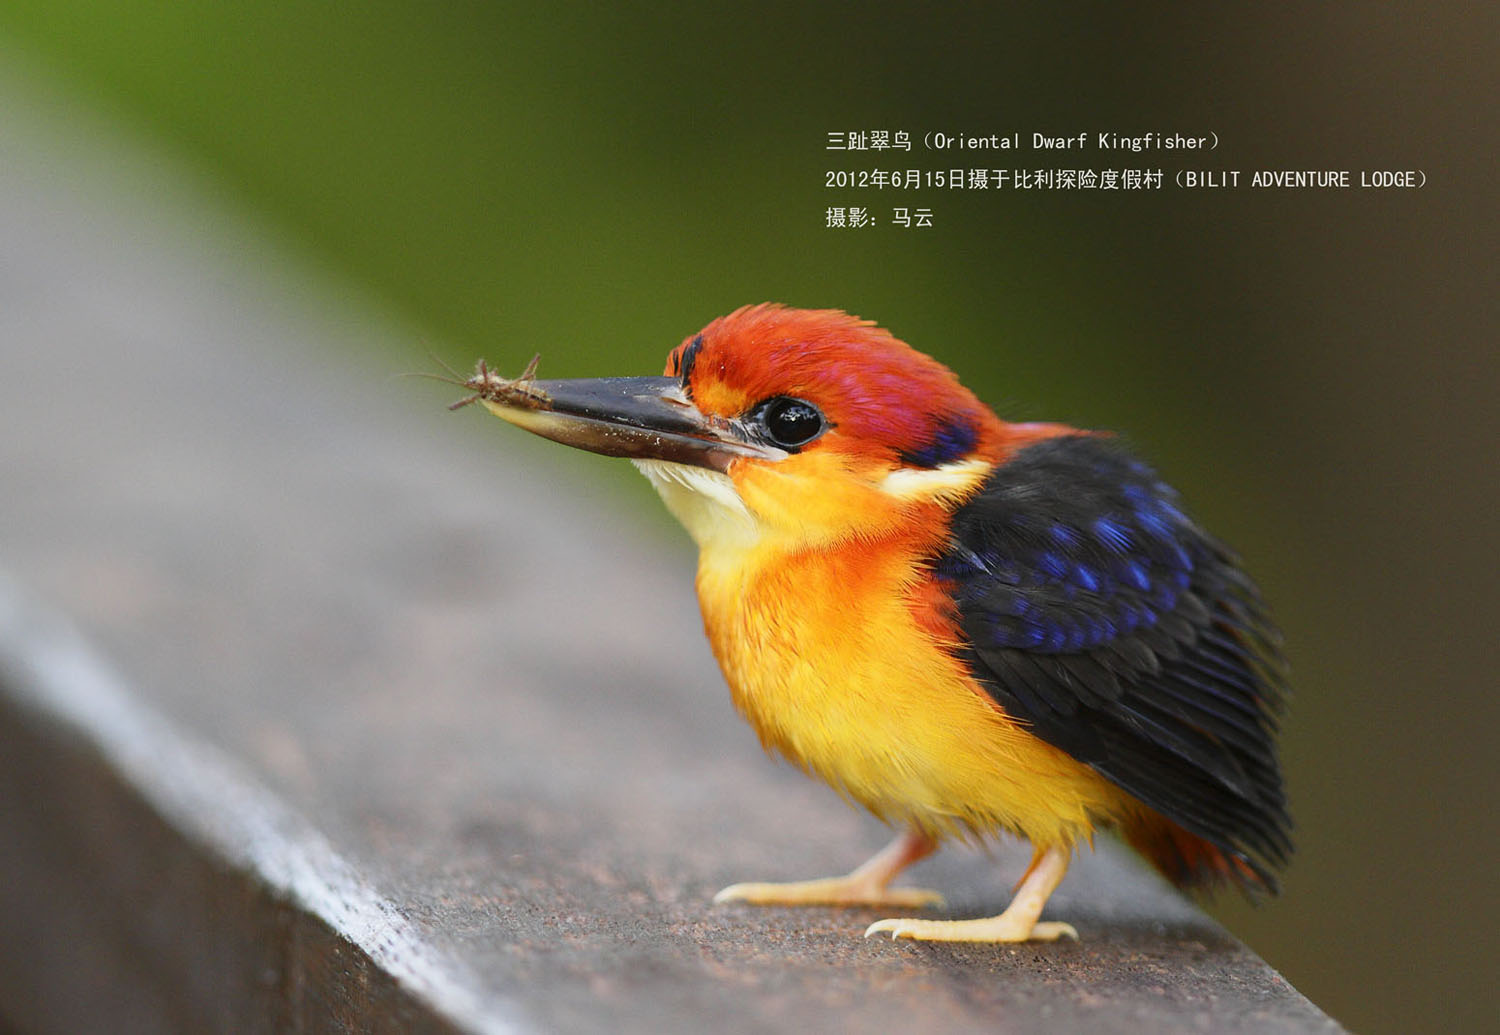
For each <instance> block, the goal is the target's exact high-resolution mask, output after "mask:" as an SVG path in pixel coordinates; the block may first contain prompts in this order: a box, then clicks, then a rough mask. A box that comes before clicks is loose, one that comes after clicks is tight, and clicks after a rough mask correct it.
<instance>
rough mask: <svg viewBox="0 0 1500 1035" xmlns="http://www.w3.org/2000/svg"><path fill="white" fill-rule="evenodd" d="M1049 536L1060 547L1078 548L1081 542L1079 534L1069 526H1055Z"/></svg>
mask: <svg viewBox="0 0 1500 1035" xmlns="http://www.w3.org/2000/svg"><path fill="white" fill-rule="evenodd" d="M1048 534H1049V535H1050V536H1052V541H1053V542H1055V543H1056V544H1057V545H1058V546H1077V545H1078V544H1079V542H1081V540H1080V538H1079V536H1078V532H1077V531H1076V530H1074V529H1073V528H1072V527H1071V526H1069V525H1053V526H1052V527H1051V528H1050V529H1048Z"/></svg>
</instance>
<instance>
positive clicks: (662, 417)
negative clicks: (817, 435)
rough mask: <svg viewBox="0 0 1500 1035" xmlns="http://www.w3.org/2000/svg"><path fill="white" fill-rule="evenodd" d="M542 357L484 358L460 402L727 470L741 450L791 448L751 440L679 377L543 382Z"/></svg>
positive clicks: (570, 434)
mask: <svg viewBox="0 0 1500 1035" xmlns="http://www.w3.org/2000/svg"><path fill="white" fill-rule="evenodd" d="M535 366H536V361H535V360H533V361H532V364H531V366H529V367H527V368H526V372H525V373H523V374H522V375H521V376H520V377H518V378H506V377H500V376H499V375H498V374H494V373H492V372H490V370H489V369H488V368H487V367H486V366H485V365H484V364H483V363H481V364H480V365H479V371H478V373H476V374H475V375H474V376H473V377H471V378H469V380H468V381H467V382H465V386H466V387H468V388H470V389H471V390H473V392H474V394H473V395H472V396H469V397H468V398H467V399H463V400H461V401H460V402H457V403H455V404H454V407H455V408H456V407H458V406H464V405H467V404H469V403H471V402H479V403H483V404H484V407H485V409H487V410H489V411H490V412H491V413H493V414H494V415H495V416H497V417H500V418H501V419H503V420H507V421H509V422H510V423H512V424H514V425H516V426H517V427H520V428H525V429H526V430H527V431H530V432H532V433H533V434H536V435H540V436H542V437H543V438H550V439H551V440H552V441H554V442H561V443H562V444H563V445H567V446H575V447H577V448H578V449H587V450H588V451H589V452H591V453H602V454H603V455H605V456H625V457H632V458H635V459H650V460H671V461H674V462H676V463H680V464H691V465H692V466H695V467H707V468H711V469H713V470H716V471H724V470H726V469H727V468H728V467H729V463H730V461H732V460H734V459H736V458H739V457H754V458H757V459H761V460H780V459H782V458H784V457H785V456H786V453H784V452H783V451H781V450H780V449H776V448H775V447H773V446H763V445H760V444H758V443H752V442H747V441H745V440H744V439H743V438H741V437H739V436H737V435H736V434H735V433H734V429H733V427H732V425H731V424H730V422H728V421H726V420H724V419H723V418H719V417H709V416H707V415H705V414H704V413H703V412H702V411H700V410H699V409H698V407H696V406H694V405H693V403H692V401H691V400H689V399H688V398H687V396H686V395H684V394H683V392H682V383H681V382H680V381H678V380H677V378H674V377H601V378H589V379H580V380H568V381H538V380H536V379H535V378H534V377H532V376H531V373H532V371H533V370H534V369H535Z"/></svg>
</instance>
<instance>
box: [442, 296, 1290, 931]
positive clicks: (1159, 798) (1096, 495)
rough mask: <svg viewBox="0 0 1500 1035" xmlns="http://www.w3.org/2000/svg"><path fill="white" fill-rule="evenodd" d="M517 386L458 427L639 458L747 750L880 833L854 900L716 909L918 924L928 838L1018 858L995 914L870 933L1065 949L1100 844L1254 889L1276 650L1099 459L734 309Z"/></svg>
mask: <svg viewBox="0 0 1500 1035" xmlns="http://www.w3.org/2000/svg"><path fill="white" fill-rule="evenodd" d="M534 369H535V361H533V364H532V366H531V367H528V368H527V371H526V372H525V373H524V374H523V375H522V376H521V377H520V378H516V379H507V378H502V377H498V376H496V375H495V374H493V373H491V372H490V371H489V370H488V369H487V368H485V367H484V365H483V364H481V365H480V368H479V372H478V373H477V374H476V375H475V376H474V377H473V378H470V379H469V380H468V381H467V382H465V384H466V386H467V387H468V388H470V389H471V390H472V391H473V393H474V394H473V395H471V396H470V397H469V398H467V399H465V400H462V402H461V403H459V404H455V405H456V406H457V405H462V404H463V403H468V402H475V401H477V402H482V403H483V404H484V405H485V407H487V408H488V409H489V410H490V411H491V412H492V413H494V414H495V415H497V416H499V417H502V418H504V419H505V420H507V421H509V422H511V423H512V424H516V425H519V426H520V427H522V428H525V429H526V430H528V431H532V432H535V433H536V434H538V435H542V436H544V437H546V438H550V439H553V440H555V441H558V442H562V443H565V444H567V445H571V446H577V447H580V448H583V449H587V450H591V451H593V452H596V453H603V454H606V455H610V456H624V457H629V458H631V459H632V460H633V461H634V463H635V465H636V466H637V467H638V468H639V469H640V470H641V472H642V473H644V474H645V476H646V477H647V478H648V479H650V481H651V483H652V484H653V485H654V486H655V487H656V489H657V491H658V492H659V493H660V494H661V496H662V498H663V500H664V501H665V502H666V505H667V507H668V508H669V509H670V510H671V512H672V513H673V514H674V515H675V516H676V517H677V518H678V520H680V521H681V522H682V524H683V525H684V526H686V528H687V531H688V532H689V533H690V534H691V536H692V537H693V539H694V540H695V541H696V542H697V545H698V548H699V560H698V573H697V590H698V599H699V602H700V603H701V605H702V610H703V621H704V627H705V629H706V631H707V633H708V639H709V642H710V644H711V645H712V648H713V653H714V656H715V657H716V658H717V659H718V662H719V665H720V667H721V669H722V670H723V673H724V678H725V679H726V681H727V682H728V684H729V690H730V693H731V695H732V697H733V699H734V703H735V706H736V707H737V708H738V709H739V711H740V712H741V713H742V714H743V715H744V717H745V718H746V719H747V720H749V722H750V724H751V725H752V726H753V727H754V728H755V731H756V733H757V734H758V735H759V736H760V739H761V742H762V744H763V745H764V746H765V747H766V749H767V750H768V751H773V752H776V753H779V754H781V755H783V756H785V757H786V758H787V759H789V760H791V761H792V762H793V763H795V764H796V765H798V766H800V767H801V768H802V769H804V770H806V771H807V772H809V773H811V774H814V775H816V776H818V777H820V778H822V779H823V780H825V781H827V782H828V783H829V784H831V785H832V786H833V787H834V788H836V789H837V790H838V791H839V792H840V793H841V794H843V795H844V796H845V797H846V798H848V799H850V800H852V801H854V802H857V803H859V804H860V805H863V806H864V807H865V808H867V809H869V810H870V811H871V812H873V813H874V814H875V815H876V816H878V817H880V818H881V819H883V820H885V821H886V822H887V823H889V824H891V825H892V826H894V827H896V828H897V829H898V830H899V831H900V833H899V834H898V836H897V837H896V839H895V841H894V842H892V843H891V844H890V845H889V846H888V847H887V848H885V849H884V850H882V851H881V852H880V853H878V854H877V855H875V856H874V857H873V858H872V859H870V860H869V861H868V862H866V863H865V864H864V865H862V866H860V867H859V868H857V869H855V870H854V871H853V872H851V873H849V874H847V875H846V876H842V877H832V878H825V879H820V880H810V881H802V882H797V883H786V884H769V883H751V884H736V885H733V886H732V887H728V888H725V889H724V890H723V891H721V892H719V894H718V895H717V896H716V899H715V901H718V902H725V901H744V902H749V903H758V904H777V905H792V904H824V905H862V906H873V907H880V908H885V909H891V910H893V911H894V910H902V911H905V910H911V909H916V908H920V907H924V906H929V905H935V904H940V903H941V898H940V896H938V895H937V894H936V893H935V892H931V891H926V890H920V889H915V888H907V887H899V886H898V887H893V886H891V882H892V880H893V879H894V878H895V877H896V876H897V874H899V873H900V872H901V871H902V870H903V869H905V868H906V867H907V866H909V865H911V864H912V863H914V862H916V861H917V860H919V859H921V858H923V857H924V856H927V855H929V854H930V853H932V852H933V851H934V850H935V849H936V848H937V847H938V845H939V843H940V842H941V841H942V840H943V839H944V838H948V837H953V836H959V837H970V838H982V837H986V836H990V835H995V834H1004V833H1008V834H1012V835H1015V836H1017V837H1020V838H1024V839H1025V840H1027V841H1029V842H1030V843H1031V845H1032V847H1033V850H1034V855H1033V857H1032V861H1031V865H1030V867H1029V868H1028V869H1027V871H1026V873H1025V875H1024V876H1023V877H1022V879H1021V881H1020V883H1019V884H1018V886H1017V888H1016V892H1015V894H1014V896H1013V898H1012V901H1011V903H1010V905H1009V906H1008V908H1006V909H1005V911H1004V912H1002V913H1000V914H999V915H998V916H994V917H988V918H983V919H969V920H946V921H944V920H925V919H890V920H881V921H879V922H877V923H875V924H872V925H871V926H870V927H869V929H868V930H867V931H866V935H869V934H874V933H877V932H888V933H889V934H890V935H891V936H892V937H893V938H915V939H922V940H931V941H965V942H1021V941H1028V940H1037V941H1045V940H1053V939H1056V938H1059V937H1063V936H1067V937H1073V938H1076V937H1077V934H1076V932H1075V931H1074V929H1073V927H1072V926H1071V925H1069V924H1066V923H1061V922H1057V921H1051V922H1048V921H1042V920H1041V919H1040V917H1041V914H1042V910H1043V907H1044V906H1045V905H1046V902H1047V899H1048V897H1049V896H1050V895H1051V894H1052V892H1053V890H1054V889H1055V888H1056V887H1057V885H1058V884H1059V882H1060V881H1061V880H1062V878H1063V875H1064V874H1065V873H1066V871H1067V868H1068V863H1069V860H1070V858H1071V856H1072V853H1073V851H1074V849H1075V847H1077V846H1078V845H1079V843H1080V842H1084V841H1088V842H1091V841H1092V837H1093V833H1094V831H1095V830H1099V829H1111V828H1112V829H1115V830H1117V831H1118V832H1119V833H1120V834H1121V836H1122V837H1123V838H1124V840H1125V841H1126V842H1127V843H1128V844H1130V845H1131V846H1132V847H1134V848H1135V849H1136V850H1138V851H1139V852H1140V853H1141V854H1143V855H1144V856H1145V857H1146V858H1147V859H1148V860H1150V861H1151V862H1152V863H1153V864H1154V865H1155V866H1156V868H1157V869H1158V870H1160V871H1161V872H1162V873H1163V874H1164V875H1165V876H1166V877H1167V878H1168V879H1170V880H1171V881H1172V882H1174V883H1175V884H1177V885H1178V886H1180V887H1185V888H1210V889H1211V888H1213V887H1215V886H1218V885H1226V884H1227V885H1232V886H1238V887H1240V888H1242V889H1245V890H1247V891H1256V890H1267V891H1274V890H1275V889H1276V880H1275V871H1276V870H1277V869H1278V868H1279V867H1281V866H1282V865H1284V864H1285V862H1286V860H1287V857H1288V855H1289V854H1290V852H1291V840H1290V836H1289V834H1290V827H1291V822H1290V819H1289V817H1288V813H1287V804H1286V794H1285V791H1284V789H1283V784H1282V778H1281V772H1280V767H1279V764H1278V762H1277V754H1276V746H1275V733H1276V726H1277V717H1278V715H1279V712H1280V710H1281V707H1282V701H1283V698H1284V695H1285V692H1286V688H1285V677H1284V671H1285V666H1284V663H1283V661H1282V658H1281V655H1280V652H1279V648H1278V643H1279V636H1278V633H1277V631H1276V629H1275V628H1274V626H1273V625H1272V624H1271V621H1270V619H1269V617H1268V615H1267V612H1266V609H1265V606H1264V605H1263V603H1262V601H1261V598H1260V595H1259V592H1258V591H1257V589H1256V587H1255V585H1254V583H1253V582H1251V581H1250V579H1249V578H1248V577H1247V576H1246V575H1245V574H1244V573H1243V572H1242V571H1241V569H1240V567H1239V564H1238V562H1237V560H1236V558H1235V556H1234V555H1233V554H1232V553H1231V552H1230V551H1229V549H1228V548H1227V547H1225V546H1224V545H1223V544H1222V543H1220V542H1219V541H1218V540H1217V539H1215V538H1213V537H1212V536H1210V535H1209V534H1208V533H1207V532H1205V531H1204V530H1203V529H1202V528H1200V527H1199V526H1198V525H1197V524H1196V523H1195V522H1194V521H1193V519H1192V518H1190V517H1189V516H1188V515H1187V514H1186V513H1185V512H1184V511H1183V509H1182V506H1181V503H1180V501H1179V498H1178V496H1177V494H1176V493H1175V492H1174V491H1173V490H1172V489H1171V488H1169V487H1168V486H1167V485H1166V484H1165V483H1164V482H1163V481H1162V480H1161V479H1160V478H1159V477H1158V476H1157V475H1156V473H1155V472H1154V471H1153V470H1152V469H1151V468H1150V467H1148V466H1147V465H1146V464H1144V463H1142V462H1141V461H1140V460H1138V459H1136V458H1135V457H1134V456H1133V455H1132V454H1131V453H1130V452H1128V451H1127V450H1126V449H1125V448H1123V447H1122V446H1121V445H1120V444H1119V442H1118V441H1117V440H1115V439H1114V438H1113V437H1111V436H1109V435H1107V434H1102V433H1098V432H1090V431H1080V430H1075V429H1073V428H1070V427H1067V426H1065V425H1062V424H1046V423H1008V422H1006V421H1004V420H1001V419H1000V418H999V417H997V416H996V415H995V414H994V413H993V412H992V411H991V410H990V409H989V408H988V407H986V406H985V405H984V404H983V403H981V402H980V401H979V399H978V398H976V397H975V396H974V394H973V393H971V392H970V391H969V390H968V389H966V388H964V387H963V385H961V384H960V383H959V382H958V380H957V378H956V377H955V376H954V375H953V374H952V372H950V371H949V370H948V369H947V368H946V367H945V366H943V365H941V364H940V363H938V362H937V361H936V360H934V359H932V358H930V357H928V356H926V355H924V354H923V353H920V352H918V351H916V350H915V349H912V348H911V347H909V346H908V345H906V344H905V343H903V342H901V341H899V340H898V339H897V338H895V337H894V336H893V335H891V334H890V333H889V332H887V331H885V330H883V329H881V328H879V327H877V326H875V325H874V324H873V323H871V322H870V321H866V320H861V319H858V318H856V317H852V316H849V315H847V314H845V313H843V312H840V311H837V310H803V309H793V308H788V307H784V306H780V305H771V304H766V305H757V306H747V307H745V308H742V309H738V310H736V311H735V312H733V313H730V314H729V315H728V316H724V317H721V318H719V319H717V320H714V321H713V322H712V323H710V324H709V325H708V326H707V327H705V328H703V330H702V331H700V332H699V333H697V334H694V335H692V336H690V337H689V338H687V339H686V340H685V341H684V342H683V343H682V344H681V345H679V346H677V347H676V348H675V349H673V350H672V352H671V354H670V355H669V356H668V358H667V365H666V371H665V374H664V376H661V377H621V378H602V379H598V380H563V381H543V380H536V379H535V377H534Z"/></svg>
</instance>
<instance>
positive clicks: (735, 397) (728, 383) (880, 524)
mask: <svg viewBox="0 0 1500 1035" xmlns="http://www.w3.org/2000/svg"><path fill="white" fill-rule="evenodd" d="M468 383H469V386H470V387H472V388H474V389H475V392H476V395H477V396H478V398H479V400H480V401H482V402H483V403H484V404H485V406H486V407H487V408H489V409H490V410H491V411H492V412H493V413H495V414H496V415H497V416H500V417H503V418H504V419H506V420H508V421H511V422H512V423H514V424H517V425H520V426H521V427H524V428H526V429H528V430H530V431H533V432H535V433H537V434H539V435H542V436H544V437H547V438H551V439H554V440H555V441H558V442H563V443H565V444H567V445H572V446H577V447H580V448H583V449H588V450H591V451H593V452H597V453H604V454H607V455H610V456H627V457H630V458H632V459H634V460H635V462H636V464H637V466H638V467H640V469H641V470H642V471H643V472H644V473H645V474H646V476H647V477H648V478H650V479H651V481H652V482H653V484H655V486H656V487H657V489H658V490H659V491H660V492H661V494H662V496H663V498H664V499H665V500H666V502H667V505H668V506H669V507H670V508H671V510H672V512H673V513H674V514H675V515H676V516H677V517H678V518H679V520H681V521H682V523H683V524H684V525H685V526H686V527H687V529H688V531H689V532H690V533H691V534H692V535H693V537H694V538H695V539H696V540H697V541H698V543H699V545H700V546H702V547H704V548H705V549H712V548H718V547H730V548H736V547H748V546H751V545H754V544H758V543H766V542H773V543H775V544H777V545H779V546H780V547H782V548H786V549H802V548H817V547H818V546H821V545H829V544H832V543H837V542H839V541H845V540H850V539H865V538H878V537H881V536H883V535H887V534H891V533H892V532H897V531H899V530H900V529H901V528H902V527H904V526H905V525H907V524H909V523H911V522H914V521H918V520H922V519H925V518H926V517H928V516H930V514H931V508H933V507H942V508H952V507H956V506H957V505H958V504H959V503H961V502H962V501H963V500H964V499H966V498H967V497H968V496H969V495H971V494H972V493H973V492H974V491H975V490H977V488H978V487H979V486H980V485H981V484H982V483H983V481H984V478H985V475H986V474H987V473H988V472H989V471H990V470H991V469H992V468H993V466H994V465H995V464H996V463H999V462H1001V461H1002V460H1003V459H1004V457H1005V456H1007V455H1008V454H1009V453H1010V452H1012V451H1014V450H1015V449H1017V448H1019V447H1020V446H1021V445H1024V444H1025V443H1026V442H1027V441H1032V440H1035V439H1037V438H1041V437H1047V436H1049V435H1052V434H1056V433H1058V431H1059V430H1061V429H1060V428H1059V427H1058V426H1056V425H1038V424H1008V423H1006V422H1004V421H1001V420H1000V419H999V418H998V417H996V416H995V415H994V414H993V413H992V412H991V411H990V410H989V408H988V407H986V406H985V405H984V404H983V403H981V402H980V401H979V400H978V399H977V398H976V397H975V396H974V394H973V393H972V392H970V391H969V390H968V389H966V388H964V387H963V385H961V384H959V382H958V379H957V378H956V377H954V375H953V373H952V372H951V371H949V370H948V368H947V367H945V366H943V365H942V364H941V363H939V362H937V361H936V360H934V359H932V358H931V357H929V356H926V355H924V354H922V353H920V352H918V351H916V350H915V349H912V348H911V347H909V346H908V345H906V344H905V343H903V342H901V341H899V340H898V339H897V338H895V337H894V336H892V335H891V334H890V333H889V332H887V331H885V330H883V329H881V328H879V327H876V326H875V325H874V324H873V323H872V322H870V321H867V320H861V319H858V318H857V317H853V316H849V315H847V314H846V313H843V312H839V311H837V310H805V309H790V308H786V307H784V306H778V305H759V306H747V307H745V308H743V309H738V310H736V311H735V312H733V313H730V314H729V315H728V316H723V317H720V318H719V319H717V320H715V321H713V322H712V323H710V324H709V325H708V326H707V327H705V328H703V330H702V331H700V332H698V333H697V334H694V335H692V336H690V337H689V338H687V339H686V340H685V341H684V342H683V343H682V344H681V345H679V346H677V348H675V349H673V350H672V352H671V354H670V355H669V356H668V357H667V367H666V371H665V374H664V376H661V377H630V378H603V379H598V380H573V381H536V380H529V379H522V380H517V381H507V380H506V379H503V378H495V377H494V376H493V375H489V374H487V373H485V372H483V371H481V375H480V376H476V377H475V378H473V379H471V380H470V381H469V382H468Z"/></svg>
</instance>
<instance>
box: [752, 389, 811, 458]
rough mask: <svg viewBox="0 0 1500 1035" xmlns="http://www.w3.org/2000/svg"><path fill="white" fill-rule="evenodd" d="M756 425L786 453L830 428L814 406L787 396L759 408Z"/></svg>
mask: <svg viewBox="0 0 1500 1035" xmlns="http://www.w3.org/2000/svg"><path fill="white" fill-rule="evenodd" d="M755 421H756V423H758V424H759V425H760V426H761V427H762V428H764V429H765V435H766V438H767V439H769V440H770V441H771V442H772V443H774V444H775V445H778V446H780V447H781V448H783V449H795V448H797V447H798V446H805V445H807V443H809V442H811V441H812V440H813V439H815V438H817V437H818V436H819V435H821V434H823V431H824V429H825V428H827V427H828V422H827V421H825V420H824V419H823V413H822V411H821V410H819V409H818V408H817V407H816V406H814V405H813V404H812V403H810V402H806V401H805V400H802V399H793V398H790V397H789V396H785V395H779V396H777V397H776V398H774V399H767V400H766V401H765V402H763V403H761V404H760V405H759V406H757V407H756V408H755Z"/></svg>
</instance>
